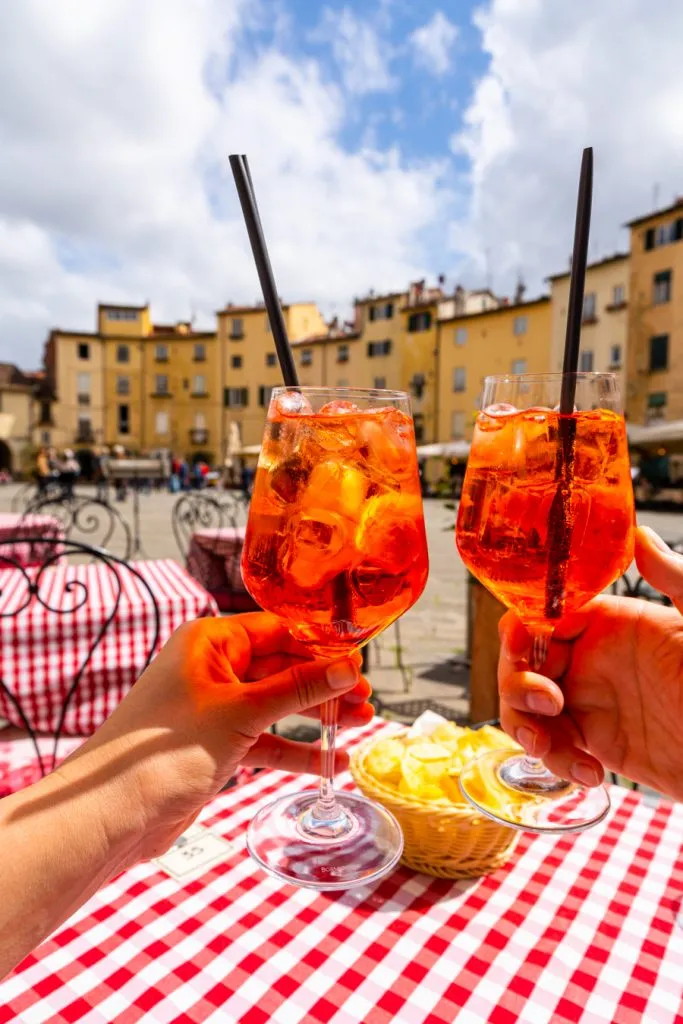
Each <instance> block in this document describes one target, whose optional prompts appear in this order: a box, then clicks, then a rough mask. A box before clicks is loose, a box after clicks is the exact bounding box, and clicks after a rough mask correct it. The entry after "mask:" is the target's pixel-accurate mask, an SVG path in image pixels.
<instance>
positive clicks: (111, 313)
mask: <svg viewBox="0 0 683 1024" xmlns="http://www.w3.org/2000/svg"><path fill="white" fill-rule="evenodd" d="M137 318H138V311H137V309H108V310H107V320H137Z"/></svg>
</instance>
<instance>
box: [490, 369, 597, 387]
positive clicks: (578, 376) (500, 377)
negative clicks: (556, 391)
mask: <svg viewBox="0 0 683 1024" xmlns="http://www.w3.org/2000/svg"><path fill="white" fill-rule="evenodd" d="M565 376H566V377H573V378H574V380H577V381H588V380H613V381H615V382H616V381H617V375H616V373H612V372H609V371H605V372H604V373H597V372H593V371H592V370H578V371H577V372H576V373H567V374H564V373H561V372H556V373H494V374H491V375H490V376H488V377H484V384H511V383H516V382H518V381H521V382H526V381H539V380H540V381H549V382H550V383H554V382H555V381H561V380H562V378H563V377H565Z"/></svg>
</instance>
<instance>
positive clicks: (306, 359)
mask: <svg viewBox="0 0 683 1024" xmlns="http://www.w3.org/2000/svg"><path fill="white" fill-rule="evenodd" d="M301 365H302V366H312V365H313V351H312V350H311V349H310V348H305V349H303V350H302V352H301Z"/></svg>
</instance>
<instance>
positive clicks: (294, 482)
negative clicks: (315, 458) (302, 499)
mask: <svg viewBox="0 0 683 1024" xmlns="http://www.w3.org/2000/svg"><path fill="white" fill-rule="evenodd" d="M311 467H312V463H311V462H310V461H309V460H307V459H301V458H298V457H297V456H295V455H292V456H291V458H289V459H285V460H284V461H283V462H281V463H280V464H279V465H276V466H275V468H274V469H273V470H272V472H271V474H270V489H271V491H273V492H274V493H275V494H276V495H277V497H278V498H279V499H280V500H281V501H284V502H285V504H287V505H291V504H293V503H294V502H295V501H296V500H297V498H298V497H299V496H300V494H302V493H303V490H304V488H305V486H306V484H307V482H308V479H309V476H310V473H311Z"/></svg>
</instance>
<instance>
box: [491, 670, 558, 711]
mask: <svg viewBox="0 0 683 1024" xmlns="http://www.w3.org/2000/svg"><path fill="white" fill-rule="evenodd" d="M499 691H500V699H501V702H502V703H504V704H506V705H507V706H508V707H510V708H513V709H514V710H516V711H526V712H529V713H531V714H534V715H548V716H553V715H559V714H560V712H561V711H562V708H563V707H564V695H563V693H562V690H561V689H560V687H559V686H558V685H557V683H554V682H553V681H552V680H551V679H548V678H547V677H546V676H542V675H540V674H539V673H538V672H510V673H509V674H505V675H504V676H502V678H501V682H500V687H499Z"/></svg>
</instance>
